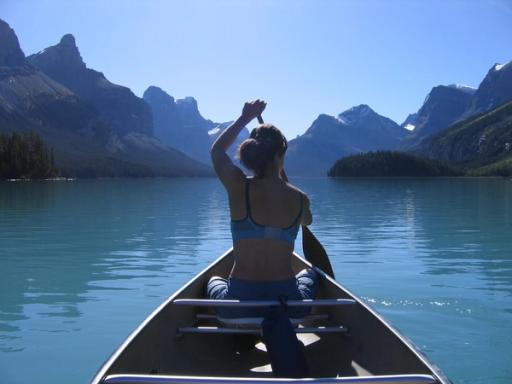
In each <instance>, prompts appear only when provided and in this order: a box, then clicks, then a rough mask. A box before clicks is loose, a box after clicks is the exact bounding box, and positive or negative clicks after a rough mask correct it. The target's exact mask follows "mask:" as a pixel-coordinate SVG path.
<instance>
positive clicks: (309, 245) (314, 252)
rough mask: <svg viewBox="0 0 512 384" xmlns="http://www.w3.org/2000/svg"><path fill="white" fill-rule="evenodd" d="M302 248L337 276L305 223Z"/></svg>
mask: <svg viewBox="0 0 512 384" xmlns="http://www.w3.org/2000/svg"><path fill="white" fill-rule="evenodd" d="M258 123H260V124H264V123H263V118H262V117H261V115H260V116H258ZM281 178H282V179H283V180H284V181H286V182H287V181H288V176H286V173H285V171H284V169H283V170H282V172H281ZM302 249H303V251H304V257H306V260H307V261H309V262H310V263H311V264H313V265H314V266H315V267H318V268H320V269H321V270H322V271H324V272H325V273H326V274H328V275H329V276H331V277H332V278H333V279H334V278H335V277H334V271H333V269H332V265H331V262H330V261H329V256H328V255H327V252H325V249H324V247H323V246H322V244H321V243H320V242H319V241H318V239H317V238H316V237H315V235H313V233H312V232H311V231H310V229H309V228H308V227H307V226H305V225H302Z"/></svg>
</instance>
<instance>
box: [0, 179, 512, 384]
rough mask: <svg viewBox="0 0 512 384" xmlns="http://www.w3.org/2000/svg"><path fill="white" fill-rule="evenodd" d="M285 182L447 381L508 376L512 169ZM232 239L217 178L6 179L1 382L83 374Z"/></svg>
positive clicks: (1, 223) (344, 268) (0, 203)
mask: <svg viewBox="0 0 512 384" xmlns="http://www.w3.org/2000/svg"><path fill="white" fill-rule="evenodd" d="M292 182H294V183H295V184H296V185H297V186H298V187H300V188H301V189H302V190H304V191H305V192H306V193H308V195H309V196H310V199H311V204H312V210H313V215H314V222H313V225H312V226H311V229H312V231H313V233H314V234H315V235H316V236H317V238H318V239H319V240H320V241H321V242H322V244H323V245H324V246H325V248H326V250H327V252H328V253H329V255H330V257H331V261H332V264H333V267H334V271H335V274H336V277H337V280H338V281H339V282H341V283H342V284H343V285H345V286H346V287H347V288H348V289H350V290H351V291H353V292H354V293H356V294H357V295H359V296H360V297H361V298H362V299H363V300H364V301H366V302H367V303H369V304H370V305H371V306H372V307H373V308H375V309H376V310H377V311H379V312H380V313H382V314H383V315H384V316H385V317H386V318H387V319H388V320H389V321H390V322H391V323H392V324H393V325H394V326H396V327H397V328H398V329H399V330H401V332H402V333H404V334H405V335H406V336H408V337H409V338H411V339H412V340H413V341H414V342H415V343H416V344H417V345H418V346H419V347H420V348H421V349H422V350H423V351H424V352H425V353H426V354H427V356H428V357H429V358H430V360H431V361H433V362H434V363H435V364H437V365H438V366H439V367H440V368H441V369H442V370H443V371H444V372H445V373H446V375H447V376H448V377H449V378H450V379H451V380H453V381H454V383H472V384H473V383H495V384H499V383H510V382H511V381H512V181H511V180H507V179H471V178H460V179H337V180H333V179H327V178H319V179H307V178H301V179H299V178H296V179H292ZM300 244H301V239H300V237H299V238H298V241H297V247H296V250H297V251H298V252H299V253H302V249H301V246H300ZM230 246H231V239H230V232H229V214H228V211H227V199H226V196H225V192H224V189H223V187H222V185H221V184H220V183H219V182H218V181H217V180H216V179H187V178H184V179H105V180H77V181H62V182H1V183H0V271H1V279H0V382H1V383H5V384H11V383H12V384H18V383H29V382H36V381H37V382H39V383H52V384H61V383H62V384H64V383H66V384H69V383H87V382H88V381H89V380H90V379H91V378H92V376H93V375H94V373H95V372H96V370H97V369H98V368H99V367H100V366H101V364H102V363H103V362H104V360H105V359H106V358H107V357H108V356H109V355H110V353H112V352H113V350H114V349H115V348H117V346H118V345H119V344H120V343H121V342H122V341H123V340H124V338H125V337H126V336H127V335H128V334H129V333H130V332H131V331H132V330H133V329H134V328H135V327H136V326H137V325H138V324H139V323H140V322H141V321H142V320H143V319H144V318H145V317H146V316H147V315H148V314H149V313H150V312H151V311H152V310H153V309H154V308H155V307H156V306H157V305H158V304H159V303H161V302H162V301H163V300H164V299H165V298H166V297H168V296H169V295H170V294H171V293H173V292H174V291H175V290H176V289H177V288H179V287H180V286H181V285H183V284H184V283H185V282H186V281H188V280H189V279H190V278H192V277H193V276H194V275H195V274H196V273H198V272H199V271H200V270H201V269H203V268H204V267H206V266H207V265H208V264H209V263H210V262H212V261H213V260H214V259H215V258H217V257H218V256H219V255H220V254H221V253H222V252H224V251H225V250H226V249H227V248H228V247H230Z"/></svg>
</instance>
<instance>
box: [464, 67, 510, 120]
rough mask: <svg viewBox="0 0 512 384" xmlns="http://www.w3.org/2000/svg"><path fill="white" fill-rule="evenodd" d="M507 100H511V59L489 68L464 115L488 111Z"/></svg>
mask: <svg viewBox="0 0 512 384" xmlns="http://www.w3.org/2000/svg"><path fill="white" fill-rule="evenodd" d="M509 100H512V61H509V62H508V63H505V64H495V65H493V66H492V68H491V69H489V72H487V75H486V76H485V78H484V79H483V80H482V82H481V83H480V86H479V87H478V89H477V91H476V93H475V95H474V97H473V100H472V103H471V106H470V108H469V109H468V111H467V112H466V114H465V117H469V116H472V115H475V114H478V113H482V112H486V111H489V110H491V109H493V108H496V107H497V106H499V105H501V104H503V103H505V102H507V101H509Z"/></svg>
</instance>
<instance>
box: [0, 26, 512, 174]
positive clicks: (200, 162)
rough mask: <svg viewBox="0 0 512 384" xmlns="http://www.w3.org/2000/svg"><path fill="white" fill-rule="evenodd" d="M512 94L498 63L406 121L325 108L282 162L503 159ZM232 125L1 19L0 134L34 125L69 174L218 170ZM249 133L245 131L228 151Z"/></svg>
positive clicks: (318, 170)
mask: <svg viewBox="0 0 512 384" xmlns="http://www.w3.org/2000/svg"><path fill="white" fill-rule="evenodd" d="M510 100H512V62H509V63H506V64H495V65H494V66H493V67H492V68H491V69H490V70H489V71H488V73H487V75H486V76H485V78H484V79H483V81H482V82H481V84H480V85H479V87H478V88H477V89H473V88H470V87H466V86H460V85H439V86H436V87H434V88H432V90H431V91H430V92H429V94H428V95H427V97H426V98H425V101H424V103H423V105H422V106H421V107H420V108H419V109H418V111H417V112H415V113H412V114H410V115H409V116H408V117H407V119H406V120H405V121H404V122H403V123H402V124H401V125H399V124H397V123H395V122H394V121H392V120H391V119H389V118H387V117H384V116H382V115H380V114H378V113H376V112H375V111H373V110H372V109H371V108H370V107H369V106H367V105H364V104H363V105H359V106H356V107H353V108H350V109H348V110H346V111H344V112H342V113H340V114H339V115H337V116H329V115H326V114H320V115H319V116H318V117H317V118H316V119H315V120H314V121H313V123H312V124H311V126H310V127H309V128H308V129H307V130H306V132H305V133H304V134H303V135H300V136H298V137H297V138H295V139H293V140H290V142H289V148H288V153H287V157H286V163H285V168H286V170H287V172H288V173H289V174H290V175H291V176H306V175H307V176H325V175H326V174H327V171H328V170H329V168H330V167H331V166H332V165H333V164H334V163H335V162H336V161H337V160H338V159H340V158H343V157H345V156H348V155H352V154H357V153H363V152H369V151H379V150H398V149H400V150H405V151H411V152H417V153H422V154H423V155H428V156H431V157H435V158H440V159H445V160H449V161H457V162H467V161H469V162H474V161H478V159H479V158H481V159H483V158H486V159H491V158H492V159H494V160H496V161H498V160H497V159H501V158H502V157H503V156H505V157H506V156H507V153H505V152H503V151H504V150H505V149H504V148H509V147H507V146H506V145H505V144H506V143H510V142H509V137H508V136H507V135H508V133H509V132H510V130H511V128H510V126H509V120H508V117H504V116H505V115H507V113H508V112H507V111H508V110H509V109H508V107H504V108H505V110H502V109H500V108H502V106H504V105H505V103H506V102H508V101H510ZM506 105H507V106H508V104H506ZM504 111H505V112H504ZM507 116H508V115H507ZM497 119H498V120H499V124H498V125H499V129H498V128H497V127H498V126H497V125H496V124H497V123H496V121H498V120H497ZM493 122H494V123H493ZM484 123H485V124H484ZM495 123H496V124H495ZM493 124H494V125H493ZM228 125H229V122H224V123H215V122H213V121H211V120H209V119H206V118H204V117H203V116H202V115H201V113H200V112H199V108H198V104H197V101H196V100H195V99H194V98H193V97H186V98H184V99H177V100H176V99H174V98H173V97H172V96H170V95H169V94H168V93H167V92H165V91H164V90H162V89H161V88H159V87H157V86H150V87H149V88H148V89H147V90H146V91H145V92H144V95H143V97H142V98H139V97H137V96H136V95H135V94H133V92H132V91H131V90H130V89H129V88H127V87H124V86H121V85H116V84H113V83H111V82H110V81H109V80H108V79H107V78H106V77H105V76H104V75H103V74H102V73H101V72H98V71H96V70H93V69H90V68H88V67H87V65H86V64H85V62H84V60H83V59H82V57H81V55H80V51H79V49H78V47H77V44H76V42H75V39H74V37H73V36H72V35H70V34H67V35H64V36H63V37H62V39H61V40H60V42H59V43H58V44H56V45H53V46H51V47H48V48H46V49H44V50H42V51H40V52H38V53H35V54H33V55H30V56H28V57H27V58H26V57H25V55H24V54H23V52H22V51H21V49H20V46H19V42H18V39H17V37H16V35H15V33H14V31H13V30H12V29H11V28H10V27H9V25H8V24H7V23H6V22H4V21H2V20H0V131H1V132H9V131H35V132H37V133H38V134H39V135H40V136H41V137H42V138H43V139H44V140H45V142H46V143H47V144H48V145H49V146H50V147H52V148H53V149H54V153H55V160H56V165H57V167H58V168H59V169H60V170H61V171H62V173H63V174H64V175H70V176H88V177H95V176H156V175H163V176H187V175H194V176H208V175H213V171H212V169H211V167H210V157H209V148H210V146H211V144H212V142H213V140H214V139H215V138H216V137H217V136H218V135H219V133H220V132H221V131H222V129H224V128H225V127H226V126H228ZM490 126H492V127H494V128H492V129H490V128H488V127H490ZM486 129H489V130H486ZM491 131H492V132H494V133H492V134H491V133H490V132H491ZM495 132H498V133H495ZM248 135H249V132H248V130H247V129H244V130H243V131H242V133H241V135H239V137H238V138H237V141H236V143H235V145H233V146H232V148H231V149H230V155H231V156H233V157H234V155H235V151H236V148H237V146H238V144H240V143H241V141H243V140H244V139H245V138H247V137H248ZM477 139H478V140H477ZM475 140H476V141H475ZM482 143H483V144H482ZM490 143H493V144H492V145H491V144H490ZM477 147H478V148H479V149H478V150H476V149H475V148H477ZM498 147H499V148H501V149H499V150H498V149H496V148H498ZM482 148H485V150H483V149H482ZM492 148H494V149H492ZM493 150H495V152H492V151H493ZM496 151H497V152H496ZM500 151H501V152H500ZM507 151H508V150H507ZM500 161H501V160H500Z"/></svg>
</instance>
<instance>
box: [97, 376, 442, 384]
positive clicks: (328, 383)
mask: <svg viewBox="0 0 512 384" xmlns="http://www.w3.org/2000/svg"><path fill="white" fill-rule="evenodd" d="M106 379H107V382H106V384H116V383H127V382H132V383H142V382H143V381H142V380H143V379H147V380H148V381H146V383H147V382H153V383H155V384H156V383H162V384H171V383H172V384H260V383H265V384H267V383H269V384H272V383H278V384H299V383H305V384H317V383H318V384H337V383H341V384H350V383H353V384H357V383H365V384H368V383H372V382H373V383H375V384H378V383H381V384H386V383H397V382H404V383H407V382H411V381H413V382H414V383H415V384H420V383H424V384H432V383H434V380H435V378H434V377H433V376H431V375H425V374H409V375H379V376H345V377H325V378H302V379H293V378H256V379H253V378H244V377H220V376H172V375H137V374H133V375H119V374H116V375H110V376H107V378H106ZM123 379H124V380H123ZM126 379H128V380H126ZM139 379H140V381H138V380H139Z"/></svg>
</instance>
